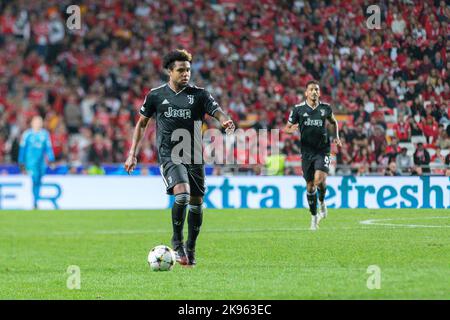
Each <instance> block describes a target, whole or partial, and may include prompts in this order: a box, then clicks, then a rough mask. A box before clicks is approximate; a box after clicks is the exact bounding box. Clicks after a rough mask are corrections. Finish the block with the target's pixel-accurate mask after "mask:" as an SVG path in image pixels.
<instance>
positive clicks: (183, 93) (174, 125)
mask: <svg viewBox="0 0 450 320" xmlns="http://www.w3.org/2000/svg"><path fill="white" fill-rule="evenodd" d="M191 61H192V56H191V54H190V53H189V52H187V51H186V50H175V51H172V52H170V53H168V54H167V55H166V56H165V57H164V59H163V67H164V68H165V69H166V70H167V72H168V75H169V82H168V83H166V84H164V85H162V86H160V87H157V88H154V89H152V90H151V91H150V92H149V93H148V94H147V96H146V97H145V100H144V103H143V104H142V107H141V109H140V118H139V120H138V122H137V124H136V127H135V130H134V133H133V141H132V146H131V149H130V152H129V155H128V158H127V160H126V162H125V170H126V171H127V172H128V173H131V172H132V171H133V169H134V168H135V167H136V164H137V158H136V156H137V154H138V146H139V144H140V142H141V139H142V137H143V136H144V132H145V129H146V127H147V124H148V121H149V119H150V118H151V117H152V116H155V117H156V136H157V149H158V161H159V164H160V170H161V175H162V177H163V180H164V183H165V186H166V191H167V194H171V195H175V202H174V204H173V207H172V226H173V237H172V246H173V248H174V250H175V252H176V255H177V261H178V262H179V263H180V264H182V265H191V266H192V265H195V264H196V259H195V244H196V240H197V237H198V235H199V232H200V226H201V225H202V221H203V212H202V204H203V196H204V194H205V170H204V165H203V156H202V147H201V126H202V122H203V120H204V117H205V114H208V115H210V116H212V117H214V118H216V119H217V120H218V121H219V122H220V123H221V125H222V128H224V129H225V131H226V132H227V133H228V134H230V133H232V132H233V131H234V129H235V126H234V123H233V121H232V120H231V119H230V118H229V117H228V116H227V115H226V114H225V113H224V112H223V110H222V109H221V107H220V106H219V104H218V103H217V102H216V101H215V100H214V98H213V97H212V96H211V94H210V93H209V92H208V91H206V90H205V89H203V88H199V87H196V86H194V85H190V84H189V79H190V77H191ZM183 133H184V136H183ZM186 133H187V134H186ZM199 136H200V137H199ZM180 137H181V138H180ZM180 141H182V142H180ZM180 143H181V144H182V146H183V147H184V149H183V150H182V151H181V152H178V151H179V150H178V148H179V146H180ZM189 144H190V146H189ZM185 147H192V149H190V148H187V149H190V150H193V152H192V151H191V152H184V151H185V150H187V149H186V148H185ZM180 154H182V155H181V156H180ZM188 205H189V213H188V215H187V220H188V240H187V242H186V243H184V241H183V226H184V221H185V218H186V208H187V206H188Z"/></svg>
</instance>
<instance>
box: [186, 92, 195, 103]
mask: <svg viewBox="0 0 450 320" xmlns="http://www.w3.org/2000/svg"><path fill="white" fill-rule="evenodd" d="M187 98H188V101H189V104H193V103H194V96H193V95H192V94H188V95H187Z"/></svg>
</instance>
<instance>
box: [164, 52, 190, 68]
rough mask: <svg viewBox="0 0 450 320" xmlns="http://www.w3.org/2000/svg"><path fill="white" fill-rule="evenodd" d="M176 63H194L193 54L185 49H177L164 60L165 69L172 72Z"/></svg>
mask: <svg viewBox="0 0 450 320" xmlns="http://www.w3.org/2000/svg"><path fill="white" fill-rule="evenodd" d="M175 61H188V62H192V54H190V53H189V52H187V51H186V50H184V49H177V50H174V51H171V52H169V53H168V54H167V55H166V56H165V57H164V59H163V67H164V69H170V70H172V68H173V66H174V64H175Z"/></svg>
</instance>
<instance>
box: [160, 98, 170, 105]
mask: <svg viewBox="0 0 450 320" xmlns="http://www.w3.org/2000/svg"><path fill="white" fill-rule="evenodd" d="M169 103H170V102H169V101H168V100H167V99H164V101H163V102H162V104H169Z"/></svg>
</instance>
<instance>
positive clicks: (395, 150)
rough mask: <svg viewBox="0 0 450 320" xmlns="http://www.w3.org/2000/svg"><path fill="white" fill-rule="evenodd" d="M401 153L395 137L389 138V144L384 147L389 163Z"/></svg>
mask: <svg viewBox="0 0 450 320" xmlns="http://www.w3.org/2000/svg"><path fill="white" fill-rule="evenodd" d="M401 151H402V148H401V147H400V146H399V145H398V139H397V137H391V143H390V144H389V145H388V146H387V147H386V151H385V152H386V155H388V157H389V162H391V161H395V158H396V157H397V154H399V153H400V152H401Z"/></svg>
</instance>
